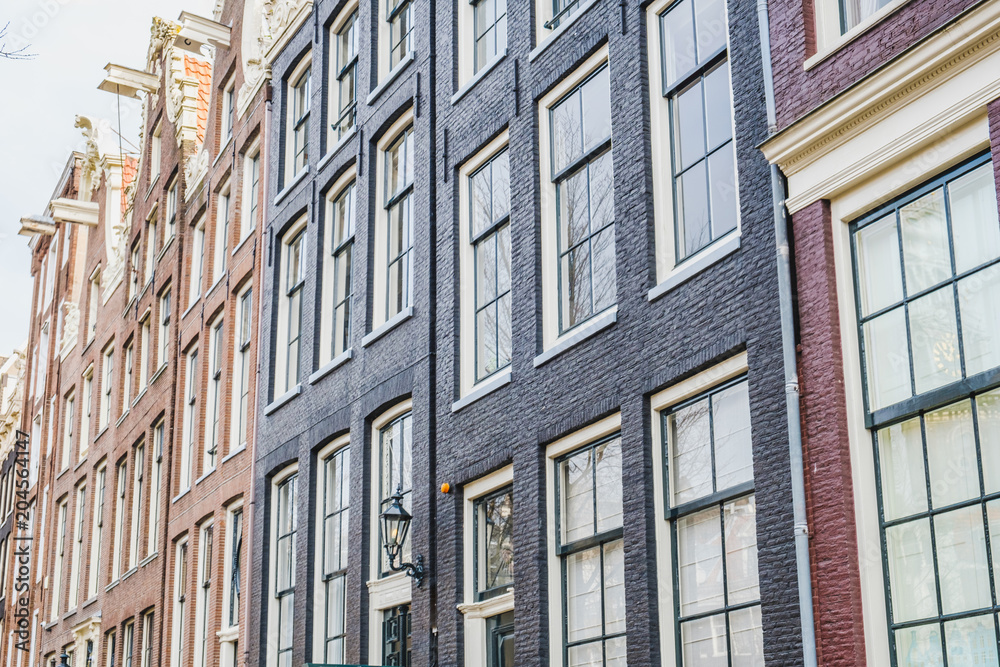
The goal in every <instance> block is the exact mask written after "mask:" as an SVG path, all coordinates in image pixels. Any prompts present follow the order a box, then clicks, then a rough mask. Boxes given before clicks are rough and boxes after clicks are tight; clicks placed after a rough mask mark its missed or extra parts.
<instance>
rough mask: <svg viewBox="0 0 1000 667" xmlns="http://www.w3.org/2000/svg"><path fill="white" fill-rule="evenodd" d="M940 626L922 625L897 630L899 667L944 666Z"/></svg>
mask: <svg viewBox="0 0 1000 667" xmlns="http://www.w3.org/2000/svg"><path fill="white" fill-rule="evenodd" d="M942 655H943V654H942V651H941V631H940V626H939V625H938V624H937V623H935V624H933V625H922V626H919V627H915V628H905V629H903V630H896V656H897V659H898V660H899V667H925V666H927V667H936V666H938V665H943V664H944V660H943V657H942Z"/></svg>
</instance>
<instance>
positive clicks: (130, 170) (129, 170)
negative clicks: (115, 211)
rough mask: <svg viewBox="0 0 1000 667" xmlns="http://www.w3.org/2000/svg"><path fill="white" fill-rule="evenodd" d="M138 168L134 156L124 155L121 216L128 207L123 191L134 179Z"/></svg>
mask: <svg viewBox="0 0 1000 667" xmlns="http://www.w3.org/2000/svg"><path fill="white" fill-rule="evenodd" d="M138 170H139V161H138V160H137V159H135V158H134V157H126V158H125V161H124V162H123V163H122V217H124V216H125V211H126V210H127V209H128V197H127V196H126V194H125V192H126V190H128V186H129V185H131V184H132V181H134V180H135V176H136V173H137V172H138Z"/></svg>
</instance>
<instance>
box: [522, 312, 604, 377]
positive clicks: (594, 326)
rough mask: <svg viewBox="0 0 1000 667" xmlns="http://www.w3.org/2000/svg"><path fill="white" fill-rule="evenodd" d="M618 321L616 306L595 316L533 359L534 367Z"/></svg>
mask: <svg viewBox="0 0 1000 667" xmlns="http://www.w3.org/2000/svg"><path fill="white" fill-rule="evenodd" d="M617 321H618V306H612V307H611V308H610V309H608V310H606V311H604V313H602V314H601V315H597V316H596V317H594V318H592V319H591V320H590V321H589V322H587V323H586V324H583V325H581V326H580V327H579V328H577V329H576V330H575V331H572V332H570V334H569V335H568V336H566V337H565V338H563V339H562V340H559V341H556V343H555V344H554V345H553V346H552V347H550V348H549V349H547V350H545V351H544V352H542V353H541V354H540V355H538V356H537V357H535V361H534V366H535V368H538V367H539V366H541V365H542V364H546V363H548V362H549V361H551V360H552V359H554V358H555V357H557V356H559V355H560V354H562V353H563V352H565V351H566V350H568V349H570V348H571V347H573V346H575V345H577V344H579V343H582V342H583V341H585V340H587V339H588V338H590V337H591V336H594V335H596V334H597V333H599V332H601V331H604V330H605V329H607V328H608V327H610V326H611V325H612V324H614V323H615V322H617Z"/></svg>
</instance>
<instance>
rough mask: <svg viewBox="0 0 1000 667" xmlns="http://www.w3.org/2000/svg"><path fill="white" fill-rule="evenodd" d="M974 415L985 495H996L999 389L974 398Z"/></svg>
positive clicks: (999, 484)
mask: <svg viewBox="0 0 1000 667" xmlns="http://www.w3.org/2000/svg"><path fill="white" fill-rule="evenodd" d="M976 415H977V417H978V418H979V450H980V452H982V457H983V481H984V482H985V484H986V493H996V492H997V491H1000V389H995V390H993V391H991V392H990V393H988V394H982V395H981V396H979V397H977V398H976ZM998 572H1000V568H998Z"/></svg>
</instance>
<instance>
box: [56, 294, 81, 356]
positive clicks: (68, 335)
mask: <svg viewBox="0 0 1000 667" xmlns="http://www.w3.org/2000/svg"><path fill="white" fill-rule="evenodd" d="M64 308H65V309H66V314H65V315H64V316H63V334H62V340H61V341H59V358H60V360H61V361H65V360H66V355H68V354H69V351H70V350H72V349H73V347H74V346H75V345H76V340H77V335H78V334H79V332H80V307H79V306H78V305H76V303H75V302H73V301H68V302H67V303H66V304H65V306H64Z"/></svg>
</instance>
